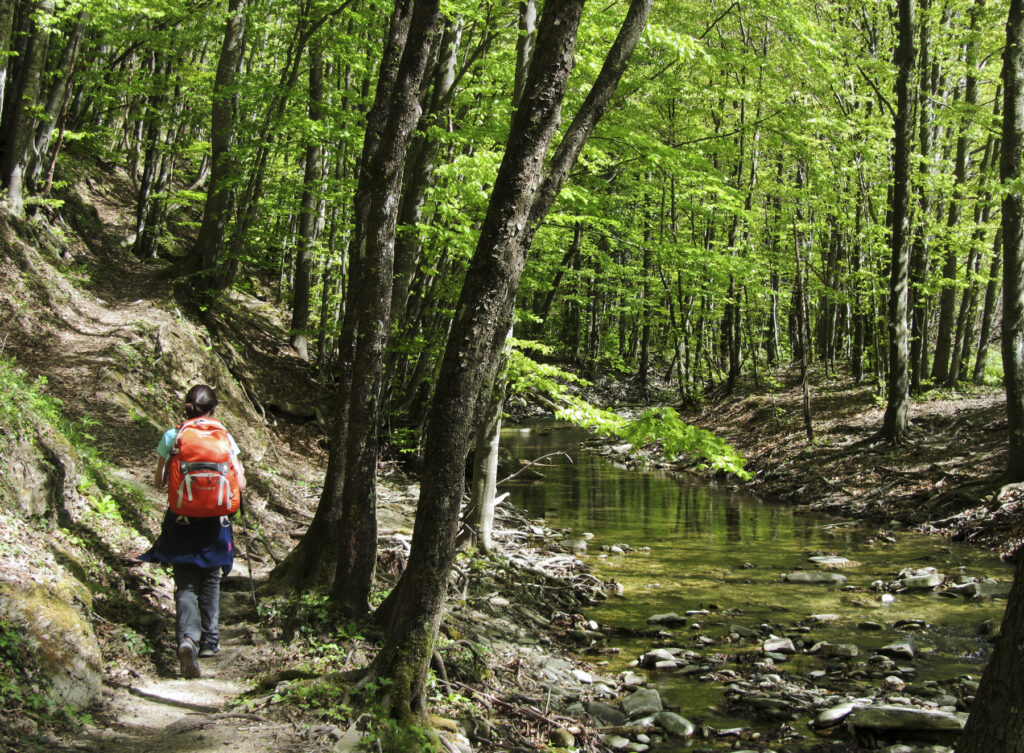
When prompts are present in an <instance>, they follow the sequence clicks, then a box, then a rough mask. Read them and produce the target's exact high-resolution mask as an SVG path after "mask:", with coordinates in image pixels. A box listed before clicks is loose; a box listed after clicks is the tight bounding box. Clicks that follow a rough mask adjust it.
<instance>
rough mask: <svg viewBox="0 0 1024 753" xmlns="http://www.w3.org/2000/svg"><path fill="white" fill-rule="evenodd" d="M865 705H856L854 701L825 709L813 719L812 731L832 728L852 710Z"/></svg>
mask: <svg viewBox="0 0 1024 753" xmlns="http://www.w3.org/2000/svg"><path fill="white" fill-rule="evenodd" d="M863 705H866V704H863V703H857V702H856V701H853V702H847V703H838V704H836V705H835V706H830V707H828V708H827V709H824V710H822V711H821V712H819V713H818V715H817V716H816V717H814V721H813V722H812V726H813V727H814V729H827V728H829V727H834V726H836V725H837V724H839V723H840V722H842V721H843V720H844V719H846V717H848V716H849V715H850V714H851V713H853V710H854V709H855V708H857V707H858V706H863Z"/></svg>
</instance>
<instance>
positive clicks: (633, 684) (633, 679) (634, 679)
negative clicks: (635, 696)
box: [620, 672, 647, 688]
mask: <svg viewBox="0 0 1024 753" xmlns="http://www.w3.org/2000/svg"><path fill="white" fill-rule="evenodd" d="M620 679H621V681H622V684H623V685H624V686H625V687H627V688H642V687H643V686H644V685H646V684H647V678H646V677H644V676H643V675H638V674H637V673H636V672H623V673H622V675H620Z"/></svg>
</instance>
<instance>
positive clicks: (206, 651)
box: [199, 643, 220, 659]
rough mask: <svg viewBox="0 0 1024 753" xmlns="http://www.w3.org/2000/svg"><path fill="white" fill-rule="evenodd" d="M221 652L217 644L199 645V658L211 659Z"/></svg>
mask: <svg viewBox="0 0 1024 753" xmlns="http://www.w3.org/2000/svg"><path fill="white" fill-rule="evenodd" d="M218 651H220V646H218V645H217V644H215V643H200V644H199V658H200V659H209V658H210V657H211V656H214V655H215V654H216V653H217V652H218Z"/></svg>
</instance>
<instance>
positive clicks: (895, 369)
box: [882, 0, 914, 442]
mask: <svg viewBox="0 0 1024 753" xmlns="http://www.w3.org/2000/svg"><path fill="white" fill-rule="evenodd" d="M896 64H897V66H898V68H899V73H898V75H897V79H896V101H897V105H896V118H895V123H894V126H895V128H894V130H895V143H894V153H893V163H894V164H893V211H892V263H891V268H890V270H889V311H888V323H889V378H888V389H887V392H888V395H887V405H886V408H885V417H884V418H883V423H882V435H883V437H884V438H885V439H886V440H888V441H890V442H901V441H902V440H903V437H904V435H905V434H906V432H907V428H908V418H907V407H908V404H909V401H910V395H909V387H910V385H909V368H908V367H909V362H908V358H909V353H908V347H907V346H908V343H907V267H908V266H909V255H910V200H909V199H910V125H911V118H910V77H911V74H912V72H913V68H914V0H899V46H898V48H897V50H896Z"/></svg>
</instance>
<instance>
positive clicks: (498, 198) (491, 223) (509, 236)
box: [374, 0, 650, 722]
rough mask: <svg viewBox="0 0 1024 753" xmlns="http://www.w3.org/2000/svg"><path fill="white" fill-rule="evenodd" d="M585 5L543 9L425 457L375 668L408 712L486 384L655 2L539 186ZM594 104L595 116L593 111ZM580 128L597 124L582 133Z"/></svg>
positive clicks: (415, 706) (641, 14)
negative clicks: (540, 246)
mask: <svg viewBox="0 0 1024 753" xmlns="http://www.w3.org/2000/svg"><path fill="white" fill-rule="evenodd" d="M582 9H583V0H548V1H547V2H546V3H545V4H544V10H543V14H542V16H541V21H540V28H539V30H538V38H537V50H536V53H535V54H534V60H533V64H532V65H531V66H530V74H529V78H528V80H527V85H526V89H525V91H524V94H523V100H522V102H521V104H520V106H519V108H517V110H516V112H515V115H514V117H513V124H512V128H511V130H510V132H509V137H508V143H507V146H506V149H505V154H504V157H503V159H502V163H501V167H500V168H499V170H498V175H497V178H496V180H495V184H494V189H493V192H492V195H491V202H490V205H489V207H488V210H487V215H486V218H485V220H484V224H483V227H482V228H481V232H480V239H479V241H478V243H477V247H476V251H475V253H474V255H473V258H472V260H471V261H470V266H469V270H468V271H467V273H466V281H465V283H464V285H463V289H462V294H461V296H460V300H459V303H458V305H457V307H456V314H455V320H454V322H453V324H452V330H451V334H450V335H449V338H448V345H447V347H446V348H445V355H444V359H443V362H442V365H441V372H440V375H439V377H438V380H437V385H438V387H437V391H436V392H435V394H434V399H433V401H432V403H431V409H430V418H429V419H428V427H427V434H426V443H425V452H424V464H425V466H426V467H427V468H428V469H430V472H429V473H427V474H426V475H425V476H424V478H423V481H422V486H421V492H420V501H419V505H418V507H417V510H416V523H415V529H414V532H413V543H412V551H411V553H410V557H409V564H408V566H407V567H406V570H405V572H404V574H403V576H402V578H401V580H400V581H399V583H398V585H397V586H396V587H395V589H394V590H393V591H392V594H391V595H390V596H389V597H388V600H387V602H386V603H385V606H384V607H383V608H382V612H383V613H384V614H385V615H386V616H387V617H389V618H390V624H389V626H388V630H387V638H386V640H385V643H384V646H383V647H382V648H381V651H380V653H379V654H378V655H377V659H376V660H375V662H374V670H375V672H376V674H377V675H378V676H380V677H383V678H386V679H388V680H390V684H389V685H388V686H387V687H386V688H385V691H384V695H385V696H386V698H387V700H388V702H389V703H390V707H391V711H392V713H393V714H394V715H396V716H397V717H398V718H399V719H403V720H407V721H419V722H422V721H423V720H424V718H425V713H426V680H427V667H428V663H429V661H430V657H431V655H432V653H433V647H434V640H435V638H436V636H437V630H438V626H439V624H440V620H441V614H442V605H443V602H444V595H445V587H446V584H447V580H448V575H449V572H450V569H451V565H452V561H453V558H454V554H455V551H454V544H455V536H456V533H457V527H458V519H459V507H460V504H461V501H462V494H463V489H464V486H465V460H466V454H467V452H468V450H469V444H470V441H471V439H472V434H473V429H474V423H475V419H476V416H475V415H474V414H475V412H476V410H475V408H476V405H477V401H478V397H479V395H480V391H481V390H482V389H486V388H488V387H489V385H490V383H491V382H492V381H493V378H494V373H495V370H496V366H497V362H498V360H499V354H500V351H501V348H502V345H503V343H504V340H505V337H506V333H507V331H508V327H509V326H510V323H511V316H512V309H513V306H514V303H515V294H516V290H517V288H518V284H519V279H520V275H521V273H522V269H523V265H524V264H525V261H526V253H527V251H528V249H529V246H530V241H532V238H533V233H534V232H535V231H536V225H537V224H539V223H540V222H541V221H542V220H543V218H544V217H545V216H546V214H547V210H548V209H549V208H550V206H551V204H552V203H553V202H554V200H555V198H556V197H557V195H558V191H559V190H560V188H561V184H562V182H563V181H564V179H565V176H566V175H568V172H569V170H570V169H571V168H572V165H573V164H574V163H575V160H576V157H577V156H578V155H579V151H580V150H581V149H582V147H583V144H584V143H585V142H586V138H587V137H588V136H589V134H590V131H591V130H592V128H593V125H594V124H596V122H597V120H598V119H599V118H600V116H601V115H602V114H603V112H604V109H605V107H606V103H607V102H608V101H609V100H610V98H611V95H612V93H613V92H614V89H615V86H616V84H617V83H618V80H619V77H620V76H621V73H622V70H623V69H624V66H625V62H626V60H628V58H629V55H630V53H631V52H632V49H633V47H634V46H635V44H636V40H637V39H638V38H639V34H640V32H641V31H642V29H643V26H644V23H645V22H646V18H647V14H648V13H649V11H650V0H634V2H633V4H632V5H631V7H630V9H629V11H628V12H627V22H626V23H625V24H624V25H623V31H622V32H620V35H619V37H618V38H617V39H616V42H615V43H614V44H613V47H612V52H611V53H609V57H608V59H606V61H605V68H604V69H602V71H601V74H599V76H598V79H597V82H595V84H594V89H592V90H591V95H593V96H588V97H587V99H586V101H585V102H584V105H583V108H582V109H581V111H580V112H579V113H577V116H576V118H574V120H573V123H572V125H570V127H569V131H568V132H567V133H566V136H565V137H564V138H563V140H562V142H561V145H560V147H559V150H558V151H557V152H556V154H555V157H554V159H553V160H552V166H551V168H550V169H551V172H550V173H549V174H548V176H547V177H546V178H545V180H544V185H543V186H541V188H540V189H539V190H538V189H537V188H536V187H537V186H538V185H539V184H540V180H541V172H542V168H543V164H544V157H545V154H546V152H547V149H548V145H549V144H550V142H551V139H552V138H553V137H554V134H555V132H556V130H557V128H558V122H559V118H560V110H561V102H562V99H563V97H564V95H565V91H566V87H567V83H568V78H569V73H570V71H571V69H572V62H573V51H574V47H575V39H576V32H577V27H578V25H579V19H580V15H581V13H582ZM637 20H639V27H638V28H635V29H634V27H633V24H635V22H636V21H637ZM627 30H628V32H629V33H627ZM634 30H635V36H634V35H633V34H632V32H633V31H634ZM624 40H625V41H624ZM613 58H614V60H613ZM609 69H612V70H609ZM606 74H607V75H606ZM597 89H601V91H600V92H596V91H595V90H597ZM602 102H603V103H605V104H604V105H603V106H602V105H601V103H602ZM595 107H596V108H597V110H598V111H597V112H596V113H595V112H592V111H588V112H584V111H583V110H591V109H592V108H595ZM578 123H586V124H588V125H587V126H586V127H585V128H584V129H583V130H582V131H581V130H580V128H581V126H578V125H577V124H578ZM570 137H571V138H570ZM567 141H569V142H570V143H569V144H567V143H566V142H567ZM563 148H564V149H563Z"/></svg>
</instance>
